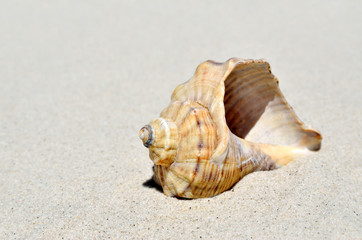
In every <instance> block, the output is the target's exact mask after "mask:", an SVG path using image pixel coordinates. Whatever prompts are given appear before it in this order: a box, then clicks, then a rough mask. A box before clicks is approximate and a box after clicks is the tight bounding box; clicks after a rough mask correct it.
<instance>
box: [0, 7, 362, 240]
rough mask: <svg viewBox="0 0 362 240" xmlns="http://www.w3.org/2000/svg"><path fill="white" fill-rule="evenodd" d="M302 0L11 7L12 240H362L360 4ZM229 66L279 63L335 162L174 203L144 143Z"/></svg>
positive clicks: (5, 48) (5, 45)
mask: <svg viewBox="0 0 362 240" xmlns="http://www.w3.org/2000/svg"><path fill="white" fill-rule="evenodd" d="M50 2H52V3H50ZM301 2H302V1H300V2H299V3H290V2H288V1H280V2H274V3H273V4H266V3H261V2H259V1H245V2H241V1H230V2H228V3H226V2H224V3H219V2H218V1H198V2H194V1H183V3H182V4H181V3H174V4H171V3H169V2H168V1H137V2H134V3H133V2H132V1H128V2H125V1H124V2H120V1H114V2H113V1H58V2H55V1H19V2H17V1H2V3H1V8H0V63H1V64H0V81H1V85H0V239H25V238H26V239H62V238H64V239H93V238H94V239H108V238H110V239H176V238H178V237H179V236H182V238H184V239H190V238H191V239H199V238H202V239H230V238H238V239H267V238H274V239H282V238H287V239H305V238H310V239H330V238H332V239H361V238H362V230H361V229H362V219H361V214H362V191H361V183H362V172H361V167H362V160H361V155H362V152H361V125H362V124H361V119H362V110H361V106H362V99H361V98H362V97H361V90H362V80H361V78H362V74H361V70H362V67H361V66H362V48H361V43H362V30H361V22H362V12H361V9H362V4H361V2H358V1H325V2H322V1H319V3H318V4H317V3H316V2H315V1H311V2H304V3H301ZM230 57H242V58H265V59H267V60H268V61H269V62H270V64H271V67H272V71H273V73H274V74H275V75H276V76H277V77H278V78H279V80H280V86H281V89H282V91H283V93H284V94H285V96H286V98H287V100H288V101H289V103H290V104H291V105H292V106H293V107H294V109H295V111H296V113H297V114H298V115H299V116H300V117H301V119H303V120H304V121H305V122H306V123H308V124H310V125H311V126H313V127H315V128H316V129H319V130H320V131H321V133H322V135H323V137H324V139H323V144H322V150H321V151H320V152H319V153H317V154H314V155H311V156H308V157H305V158H302V159H299V160H297V161H295V162H293V163H291V164H289V165H288V166H286V167H283V168H281V169H278V170H275V171H270V172H258V173H253V174H250V175H248V176H246V177H245V178H244V179H242V180H241V181H240V182H239V183H238V184H237V185H236V186H235V187H234V188H233V189H232V190H231V191H228V192H225V193H223V194H221V195H219V196H217V197H214V198H209V199H199V200H179V199H175V198H169V197H166V196H165V195H163V194H162V193H161V192H160V191H158V190H157V189H155V188H154V187H152V184H151V186H150V183H149V182H148V180H149V179H150V178H151V176H152V163H151V161H150V160H149V158H148V151H147V149H146V148H144V147H143V146H142V144H141V141H140V140H139V139H138V131H139V129H140V128H141V127H142V126H143V125H144V124H145V123H147V122H148V121H149V120H151V119H152V118H155V117H157V116H158V114H159V113H160V111H161V110H162V109H163V108H164V107H165V106H167V105H168V103H169V99H170V95H171V92H172V90H173V89H174V88H175V87H176V86H177V85H178V84H180V83H181V82H184V81H186V80H188V79H189V78H190V77H191V76H192V75H193V73H194V70H195V68H196V66H197V65H198V64H199V63H201V62H203V61H205V60H207V59H213V60H216V61H225V60H227V59H228V58H230Z"/></svg>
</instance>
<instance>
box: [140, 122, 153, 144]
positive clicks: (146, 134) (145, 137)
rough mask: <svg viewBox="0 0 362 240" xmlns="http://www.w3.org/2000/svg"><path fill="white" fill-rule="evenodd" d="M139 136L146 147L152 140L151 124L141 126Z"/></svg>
mask: <svg viewBox="0 0 362 240" xmlns="http://www.w3.org/2000/svg"><path fill="white" fill-rule="evenodd" d="M139 137H140V139H141V140H142V142H143V145H144V146H145V147H146V148H148V147H150V146H151V145H152V144H153V140H154V129H153V127H152V125H145V126H144V127H142V128H141V130H140V132H139Z"/></svg>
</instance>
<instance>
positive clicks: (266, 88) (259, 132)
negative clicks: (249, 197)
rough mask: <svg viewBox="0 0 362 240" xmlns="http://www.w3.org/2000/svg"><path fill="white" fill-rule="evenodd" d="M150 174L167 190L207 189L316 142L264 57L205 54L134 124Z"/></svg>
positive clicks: (189, 193) (199, 193) (197, 193)
mask: <svg viewBox="0 0 362 240" xmlns="http://www.w3.org/2000/svg"><path fill="white" fill-rule="evenodd" d="M140 138H141V139H142V141H143V143H144V145H145V146H146V147H148V148H149V149H150V157H151V159H152V160H153V162H154V164H155V167H154V171H155V174H154V178H155V180H156V182H157V183H159V184H160V185H161V186H162V187H163V190H164V193H165V194H166V195H168V196H179V197H185V198H198V197H210V196H214V195H217V194H219V193H221V192H223V191H225V190H227V189H229V188H230V187H231V186H232V185H234V184H235V183H236V182H237V181H239V180H240V179H241V178H242V177H243V176H244V175H246V174H248V173H250V172H252V171H256V170H269V169H274V168H276V167H278V166H280V165H285V164H287V163H288V162H289V161H292V160H294V159H295V158H296V157H298V156H300V155H303V154H305V153H308V152H310V151H316V150H319V148H320V145H321V139H322V137H321V135H320V134H319V132H318V131H316V130H314V129H311V128H307V127H306V126H305V125H304V124H303V122H302V121H301V120H299V119H298V117H297V116H296V114H295V113H294V111H293V109H292V108H291V107H290V106H289V104H288V103H287V102H286V100H285V98H284V96H283V95H282V93H281V92H280V89H279V86H278V80H277V79H276V78H275V77H274V75H273V74H272V73H271V71H270V66H269V64H268V63H267V62H266V61H264V60H244V59H237V58H232V59H230V60H228V61H227V62H225V63H216V62H213V61H206V62H204V63H202V64H200V65H199V66H198V68H197V69H196V72H195V75H194V76H193V77H192V78H191V79H190V80H189V81H188V82H185V83H183V84H181V85H179V86H178V87H177V88H176V89H175V90H174V92H173V94H172V97H171V104H170V105H169V106H168V107H167V108H166V109H164V110H163V111H162V113H161V115H160V118H158V119H155V120H153V121H151V123H150V124H149V125H146V126H145V127H143V128H142V129H141V131H140Z"/></svg>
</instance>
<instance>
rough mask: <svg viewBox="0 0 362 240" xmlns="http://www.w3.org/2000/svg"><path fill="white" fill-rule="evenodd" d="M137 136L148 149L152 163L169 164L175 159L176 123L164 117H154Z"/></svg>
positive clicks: (176, 142)
mask: <svg viewBox="0 0 362 240" xmlns="http://www.w3.org/2000/svg"><path fill="white" fill-rule="evenodd" d="M139 137H140V139H141V140H142V142H143V145H144V146H145V147H147V148H149V149H150V158H151V159H152V161H153V162H154V164H157V165H162V166H170V164H171V163H173V162H174V161H175V157H176V149H177V144H178V133H177V127H176V124H175V123H174V122H172V121H168V120H166V119H164V118H156V119H154V120H152V121H151V122H150V123H149V124H147V125H145V126H144V127H142V128H141V130H140V132H139Z"/></svg>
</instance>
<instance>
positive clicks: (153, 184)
mask: <svg viewBox="0 0 362 240" xmlns="http://www.w3.org/2000/svg"><path fill="white" fill-rule="evenodd" d="M142 186H144V187H147V188H154V189H156V190H157V191H159V192H161V193H163V191H162V187H161V186H160V185H158V184H157V183H156V182H155V180H153V177H152V178H150V179H149V180H147V181H146V182H144V183H143V184H142Z"/></svg>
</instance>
